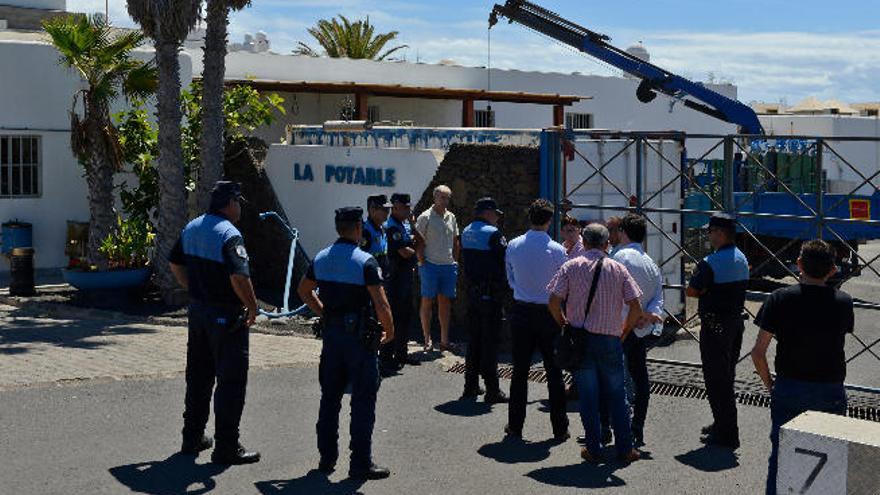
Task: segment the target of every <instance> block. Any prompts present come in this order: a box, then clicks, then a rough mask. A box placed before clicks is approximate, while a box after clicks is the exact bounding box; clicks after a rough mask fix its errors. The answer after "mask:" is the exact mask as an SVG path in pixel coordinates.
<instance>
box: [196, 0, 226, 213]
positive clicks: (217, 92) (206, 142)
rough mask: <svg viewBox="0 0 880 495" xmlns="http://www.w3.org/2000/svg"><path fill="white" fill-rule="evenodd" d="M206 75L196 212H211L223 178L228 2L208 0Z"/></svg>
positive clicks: (203, 90)
mask: <svg viewBox="0 0 880 495" xmlns="http://www.w3.org/2000/svg"><path fill="white" fill-rule="evenodd" d="M206 21H207V29H206V33H205V48H204V50H205V55H204V69H203V71H202V136H201V141H200V144H201V162H202V166H201V169H200V171H199V181H198V187H197V189H196V190H197V199H196V211H198V212H199V213H201V212H204V211H205V210H207V209H208V206H209V205H210V202H211V189H212V188H213V187H214V183H215V182H217V181H218V180H220V179H221V178H222V177H223V144H224V143H223V139H224V129H225V123H224V119H223V78H224V75H225V73H226V27H227V24H228V22H229V8H228V7H227V5H226V1H225V0H208V13H207V17H206Z"/></svg>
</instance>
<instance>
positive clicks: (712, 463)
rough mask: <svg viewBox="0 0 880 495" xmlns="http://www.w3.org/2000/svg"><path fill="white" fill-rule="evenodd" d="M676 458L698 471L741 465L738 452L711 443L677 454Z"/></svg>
mask: <svg viewBox="0 0 880 495" xmlns="http://www.w3.org/2000/svg"><path fill="white" fill-rule="evenodd" d="M675 460H677V461H678V462H680V463H682V464H684V465H686V466H690V467H692V468H694V469H696V470H698V471H705V472H707V473H716V472H718V471H726V470H728V469H733V468H735V467H737V466H739V458H738V457H737V455H736V452H734V451H732V450H730V449H725V448H720V447H711V446H709V445H704V446H702V447H700V448H698V449H694V450H692V451H690V452H688V453H686V454H680V455H677V456H675Z"/></svg>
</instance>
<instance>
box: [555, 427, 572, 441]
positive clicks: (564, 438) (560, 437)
mask: <svg viewBox="0 0 880 495" xmlns="http://www.w3.org/2000/svg"><path fill="white" fill-rule="evenodd" d="M569 438H571V433H569V432H568V430H565V431H563V432H562V433H556V434H554V435H553V441H554V442H557V443H565V442H566V441H567V440H568V439H569Z"/></svg>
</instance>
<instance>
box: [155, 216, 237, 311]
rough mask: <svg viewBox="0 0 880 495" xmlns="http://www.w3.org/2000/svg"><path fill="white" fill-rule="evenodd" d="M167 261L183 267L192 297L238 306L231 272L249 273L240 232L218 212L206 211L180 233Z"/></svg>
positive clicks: (205, 301)
mask: <svg viewBox="0 0 880 495" xmlns="http://www.w3.org/2000/svg"><path fill="white" fill-rule="evenodd" d="M168 261H170V262H171V263H174V264H175V265H181V266H185V267H186V273H187V276H188V278H189V295H190V298H192V299H193V300H194V301H197V302H202V303H207V304H218V305H235V306H241V301H240V300H239V298H238V296H236V295H235V291H234V290H233V289H232V283H231V282H230V281H229V277H230V275H234V274H237V275H243V276H245V277H249V276H250V268H249V267H248V254H247V250H245V247H244V239H243V238H242V236H241V232H239V231H238V229H237V228H235V226H234V225H232V222H230V221H229V220H227V219H226V218H224V217H223V216H221V215H215V214H212V213H206V214H204V215H202V216H200V217H198V218H196V219H194V220H193V221H191V222H189V224H187V226H186V227H185V228H184V229H183V231H182V232H181V233H180V237H179V238H178V240H177V243H176V244H175V245H174V248H173V249H172V250H171V255H170V256H169V257H168Z"/></svg>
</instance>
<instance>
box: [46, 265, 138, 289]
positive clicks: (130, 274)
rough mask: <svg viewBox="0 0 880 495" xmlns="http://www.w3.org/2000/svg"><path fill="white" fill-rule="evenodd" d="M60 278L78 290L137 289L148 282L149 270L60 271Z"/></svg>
mask: <svg viewBox="0 0 880 495" xmlns="http://www.w3.org/2000/svg"><path fill="white" fill-rule="evenodd" d="M61 276H62V277H63V278H64V281H65V282H67V283H68V284H70V285H72V286H73V287H76V288H77V289H79V290H85V291H92V290H116V289H137V288H140V287H143V286H144V285H145V284H146V283H147V281H148V280H150V269H149V268H147V267H144V268H130V269H125V270H110V271H105V272H87V271H80V270H61Z"/></svg>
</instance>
